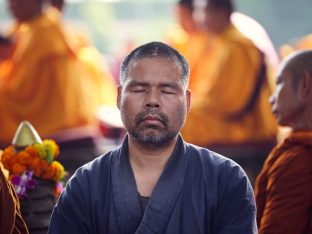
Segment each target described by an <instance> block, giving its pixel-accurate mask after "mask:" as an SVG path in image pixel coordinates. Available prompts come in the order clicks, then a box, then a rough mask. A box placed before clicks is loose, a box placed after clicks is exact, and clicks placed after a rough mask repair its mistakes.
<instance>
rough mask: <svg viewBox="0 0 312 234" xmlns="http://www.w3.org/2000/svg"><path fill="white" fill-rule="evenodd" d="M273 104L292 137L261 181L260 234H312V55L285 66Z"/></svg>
mask: <svg viewBox="0 0 312 234" xmlns="http://www.w3.org/2000/svg"><path fill="white" fill-rule="evenodd" d="M270 101H271V105H272V111H273V112H274V114H275V116H276V119H277V121H278V123H279V124H280V125H281V126H286V127H290V128H292V133H291V135H290V136H289V137H287V138H286V139H285V140H284V141H283V142H282V143H280V144H279V145H277V146H276V147H275V148H274V149H273V150H272V152H271V153H270V155H269V157H268V158H267V160H266V161H265V164H264V166H263V168H262V171H261V173H260V174H259V176H258V177H257V181H256V187H255V194H256V202H257V208H258V209H257V222H258V227H259V233H260V234H265V233H283V234H288V233H289V234H293V233H302V234H308V233H312V209H311V208H312V105H311V103H312V50H305V51H299V52H296V53H293V54H291V55H290V56H288V57H287V58H286V59H285V60H284V61H283V62H282V63H281V65H280V68H279V70H278V73H277V78H276V91H275V93H274V94H273V95H272V97H271V99H270Z"/></svg>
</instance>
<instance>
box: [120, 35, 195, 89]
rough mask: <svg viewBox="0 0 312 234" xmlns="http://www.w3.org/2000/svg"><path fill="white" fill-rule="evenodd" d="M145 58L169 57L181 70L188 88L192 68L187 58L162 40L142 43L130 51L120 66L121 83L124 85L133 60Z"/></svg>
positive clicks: (182, 78)
mask: <svg viewBox="0 0 312 234" xmlns="http://www.w3.org/2000/svg"><path fill="white" fill-rule="evenodd" d="M144 58H168V59H170V60H172V61H173V62H174V63H176V64H177V66H179V67H180V70H181V80H182V82H183V84H184V87H185V88H187V86H188V82H189V76H190V68H189V64H188V62H187V61H186V59H185V58H184V57H183V56H182V55H181V54H180V53H179V52H178V51H177V50H175V49H174V48H172V47H170V46H168V45H167V44H165V43H162V42H157V41H154V42H150V43H147V44H144V45H141V46H139V47H137V48H136V49H134V50H133V51H132V52H130V54H129V55H127V57H126V58H125V59H124V60H123V62H122V64H121V66H120V81H119V82H120V85H121V86H122V85H124V83H125V81H126V79H127V77H128V75H129V74H128V73H129V66H130V64H131V62H132V61H136V60H139V59H144Z"/></svg>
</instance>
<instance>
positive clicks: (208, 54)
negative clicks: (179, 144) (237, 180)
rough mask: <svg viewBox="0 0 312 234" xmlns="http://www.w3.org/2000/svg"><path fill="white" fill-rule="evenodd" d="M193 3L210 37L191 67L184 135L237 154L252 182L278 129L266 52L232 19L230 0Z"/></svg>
mask: <svg viewBox="0 0 312 234" xmlns="http://www.w3.org/2000/svg"><path fill="white" fill-rule="evenodd" d="M194 4H195V5H194V6H195V12H194V14H195V19H196V20H197V22H199V23H200V24H201V25H202V28H204V29H205V32H206V40H205V44H204V49H203V50H202V51H200V55H199V56H198V59H197V62H196V65H195V66H194V67H193V70H192V71H191V78H190V79H191V80H193V81H192V83H191V84H192V85H190V89H191V91H192V106H191V111H190V114H189V116H188V119H187V121H186V124H185V126H184V128H183V129H182V134H183V137H184V138H185V140H186V141H189V142H191V143H194V144H197V145H200V146H204V147H208V148H210V149H212V150H214V151H216V152H218V153H221V154H223V155H225V156H228V157H230V158H232V159H234V160H235V161H237V162H238V163H239V164H241V165H242V166H243V168H244V169H245V171H246V172H247V174H248V175H249V177H250V180H251V181H252V182H254V179H255V177H256V175H257V174H258V172H259V171H260V169H261V166H262V163H263V162H264V160H265V157H266V155H267V153H268V152H269V151H270V150H271V149H272V147H273V146H274V145H275V144H276V133H277V124H276V122H275V119H274V117H273V115H272V113H271V109H270V105H269V102H268V98H269V96H270V94H271V92H272V90H271V87H270V85H269V81H268V78H267V71H266V69H267V67H266V64H265V60H264V56H263V53H262V52H261V51H260V50H259V49H258V48H257V47H256V46H255V45H254V44H253V43H252V41H251V40H250V39H248V38H247V37H246V36H244V35H243V34H242V33H241V32H240V31H239V30H238V29H237V28H236V27H235V26H234V25H233V24H232V23H231V15H232V13H233V11H234V9H233V4H232V2H231V1H230V0H209V1H200V0H199V1H198V0H196V1H195V2H194Z"/></svg>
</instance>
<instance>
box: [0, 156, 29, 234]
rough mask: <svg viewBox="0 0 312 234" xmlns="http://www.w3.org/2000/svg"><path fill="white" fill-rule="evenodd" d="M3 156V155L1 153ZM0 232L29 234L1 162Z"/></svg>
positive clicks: (5, 233) (4, 233)
mask: <svg viewBox="0 0 312 234" xmlns="http://www.w3.org/2000/svg"><path fill="white" fill-rule="evenodd" d="M0 157H1V155H0ZM0 233H3V234H11V233H12V234H19V233H20V234H27V233H28V229H27V227H26V224H25V222H24V220H23V218H22V215H21V212H20V204H19V200H18V197H17V195H16V193H15V191H14V188H13V186H12V184H11V183H10V182H9V181H8V180H7V179H6V177H5V176H4V173H3V171H2V166H1V162H0Z"/></svg>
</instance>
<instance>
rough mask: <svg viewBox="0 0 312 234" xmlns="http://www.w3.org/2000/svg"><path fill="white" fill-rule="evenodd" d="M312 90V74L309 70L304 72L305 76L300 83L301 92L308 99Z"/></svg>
mask: <svg viewBox="0 0 312 234" xmlns="http://www.w3.org/2000/svg"><path fill="white" fill-rule="evenodd" d="M311 92H312V76H311V74H310V73H309V72H308V71H304V72H303V77H302V79H301V82H300V85H299V93H300V96H301V97H302V98H303V99H306V98H307V97H308V96H309V95H311Z"/></svg>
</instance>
